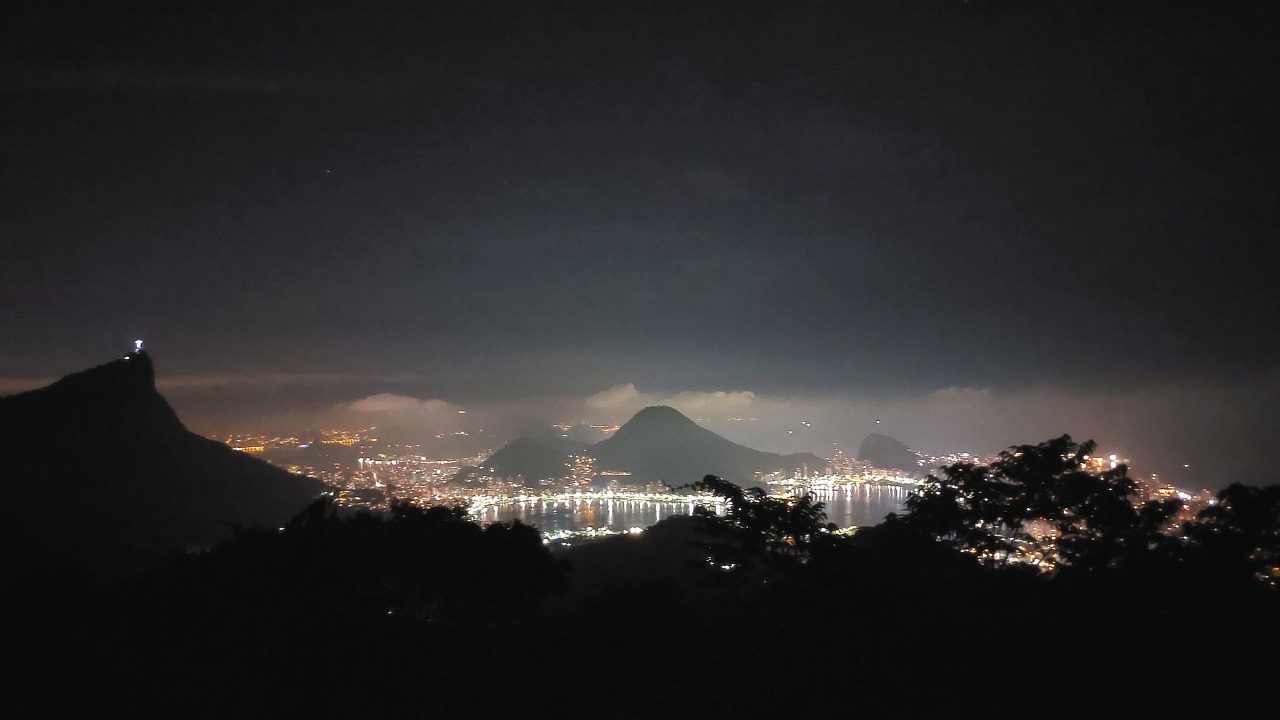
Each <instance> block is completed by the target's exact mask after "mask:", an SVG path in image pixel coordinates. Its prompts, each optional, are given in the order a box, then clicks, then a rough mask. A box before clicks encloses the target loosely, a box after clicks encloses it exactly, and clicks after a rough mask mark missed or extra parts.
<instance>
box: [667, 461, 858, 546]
mask: <svg viewBox="0 0 1280 720" xmlns="http://www.w3.org/2000/svg"><path fill="white" fill-rule="evenodd" d="M683 487H684V488H689V489H692V490H695V491H697V492H706V493H710V494H712V495H715V496H717V497H721V498H724V501H725V513H724V515H723V516H720V515H717V514H716V512H715V511H714V510H713V509H711V508H709V507H707V506H705V505H699V506H698V507H697V508H695V510H694V517H695V518H697V519H698V520H699V521H700V523H701V524H702V526H703V528H704V529H705V530H706V531H707V532H708V534H710V535H712V536H715V537H718V538H720V539H721V540H722V542H721V544H720V545H719V546H717V547H716V548H715V554H716V557H715V558H714V561H715V562H716V563H718V564H720V565H721V566H723V567H738V566H741V567H745V568H750V567H755V566H757V565H765V566H769V565H778V564H780V563H787V564H791V563H795V562H802V561H804V560H806V559H807V558H808V556H809V554H810V552H811V551H812V550H813V548H814V547H815V545H816V544H819V543H822V542H824V541H827V542H829V541H831V539H832V538H833V536H832V535H831V531H832V530H835V529H836V528H835V525H833V524H831V523H828V522H826V519H827V516H826V512H825V509H824V505H823V503H821V502H818V501H816V500H815V499H814V498H813V496H812V495H802V496H800V497H798V498H788V499H780V498H773V497H769V495H768V494H767V493H766V492H765V491H764V490H763V489H761V488H743V487H741V486H739V485H737V484H735V483H732V482H730V481H728V480H725V479H724V478H721V477H717V476H715V475H706V476H704V477H703V478H702V480H700V481H698V482H695V483H690V484H688V485H685V486H683Z"/></svg>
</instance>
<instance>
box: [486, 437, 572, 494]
mask: <svg viewBox="0 0 1280 720" xmlns="http://www.w3.org/2000/svg"><path fill="white" fill-rule="evenodd" d="M568 461H569V456H568V455H567V454H566V453H565V452H563V451H561V450H558V449H556V448H553V447H551V446H549V445H546V444H544V443H541V442H538V441H537V440H534V439H533V438H527V437H522V438H516V439H515V440H512V441H511V442H509V443H507V444H506V445H504V446H503V447H502V449H501V450H499V451H497V452H496V453H494V454H493V455H491V456H490V457H489V459H488V460H486V461H485V463H484V466H483V471H484V473H485V474H486V475H492V476H495V477H520V478H522V479H523V480H524V482H525V483H526V484H529V483H533V482H535V481H537V480H544V479H547V478H559V477H563V476H564V474H565V471H566V466H565V463H567V462H568Z"/></svg>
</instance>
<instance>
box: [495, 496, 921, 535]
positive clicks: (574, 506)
mask: <svg viewBox="0 0 1280 720" xmlns="http://www.w3.org/2000/svg"><path fill="white" fill-rule="evenodd" d="M910 492H911V491H910V490H909V489H908V488H904V487H900V486H897V485H857V486H852V487H849V486H845V487H840V488H837V489H835V490H815V491H814V494H815V495H816V497H817V499H818V500H820V501H822V502H823V503H825V504H826V512H827V521H828V522H833V523H835V524H836V525H838V526H839V527H848V526H850V525H859V526H866V525H875V524H877V523H879V522H880V521H881V520H884V516H885V515H887V514H889V513H891V512H897V513H901V512H902V509H903V503H904V502H905V501H906V499H907V495H908V494H909V493H910ZM693 508H694V505H692V504H690V503H688V502H677V503H667V502H653V501H649V500H604V499H585V498H584V499H580V500H560V501H558V502H557V501H545V502H544V501H534V502H524V503H519V502H517V503H513V504H511V505H507V506H504V507H490V508H487V509H485V510H483V511H481V512H480V513H479V514H478V515H477V516H476V519H477V520H478V521H479V522H480V523H481V524H484V523H490V522H509V521H511V520H519V521H520V522H522V523H525V524H526V525H532V526H534V527H536V528H537V529H538V530H540V531H541V532H544V533H550V532H555V531H557V530H583V529H585V528H588V527H590V528H596V529H601V528H609V529H611V530H627V529H629V528H632V527H649V526H650V525H654V524H656V523H657V522H658V521H660V520H662V519H664V518H667V517H670V516H671V515H688V514H689V513H691V512H693Z"/></svg>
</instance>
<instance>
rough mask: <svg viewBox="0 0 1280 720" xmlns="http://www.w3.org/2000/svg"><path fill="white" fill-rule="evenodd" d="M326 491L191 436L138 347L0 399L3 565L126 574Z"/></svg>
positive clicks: (287, 512) (284, 515) (283, 514)
mask: <svg viewBox="0 0 1280 720" xmlns="http://www.w3.org/2000/svg"><path fill="white" fill-rule="evenodd" d="M323 489H324V486H323V485H322V484H321V483H320V482H319V481H318V480H314V479H311V478H305V477H301V476H297V475H293V474H291V473H288V472H286V471H284V470H281V469H279V468H276V467H274V466H272V465H269V464H267V463H265V462H262V461H260V460H258V459H256V458H253V457H250V456H248V455H245V454H244V453H241V452H237V451H235V450H232V449H231V448H228V447H227V446H226V445H223V444H222V443H219V442H216V441H214V440H209V439H207V438H204V437H201V436H199V435H196V434H194V433H192V432H190V431H188V430H187V428H186V427H185V426H184V425H183V424H182V422H181V421H180V420H179V419H178V416H177V414H176V413H175V412H174V411H173V408H172V407H170V406H169V403H168V402H167V401H166V400H165V399H164V397H163V396H162V395H161V394H160V393H159V392H158V391H157V390H156V387H155V371H154V368H153V366H152V362H151V358H150V356H149V355H147V353H145V352H135V353H130V354H129V355H126V356H125V357H123V358H121V359H119V360H115V361H112V362H109V363H106V364H104V365H100V366H98V367H95V368H92V369H89V370H85V371H83V372H79V373H75V374H73V375H68V376H67V377H64V378H62V379H61V380H58V381H57V382H55V383H53V384H51V385H49V386H47V387H43V388H39V389H36V390H31V391H28V392H24V393H20V394H18V395H12V396H8V397H0V490H2V491H3V492H4V494H5V502H4V503H3V504H0V538H2V539H3V542H4V546H5V548H6V552H5V553H4V554H3V555H0V569H10V568H17V567H22V566H28V565H35V564H39V563H45V562H50V561H57V562H61V563H70V564H72V565H74V566H78V567H80V568H83V569H85V570H88V571H91V572H93V573H94V574H98V575H103V576H112V575H118V574H121V573H131V572H135V571H139V570H143V569H146V568H147V567H149V566H151V565H153V564H154V563H156V562H158V561H160V560H162V559H164V558H165V557H167V556H170V555H173V554H176V553H180V552H182V551H184V550H190V549H195V548H202V547H208V546H210V545H212V544H213V543H216V542H217V541H219V540H222V539H225V538H227V537H230V535H231V534H232V530H233V528H236V527H276V526H280V525H283V524H285V522H287V521H288V520H289V518H290V517H292V516H293V515H294V514H295V513H297V512H298V511H300V510H301V509H303V508H304V507H305V506H307V505H308V504H309V503H310V502H311V501H312V500H314V499H315V498H316V497H317V496H319V494H320V493H321V492H322V491H323Z"/></svg>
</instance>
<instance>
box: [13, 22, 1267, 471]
mask: <svg viewBox="0 0 1280 720" xmlns="http://www.w3.org/2000/svg"><path fill="white" fill-rule="evenodd" d="M1119 5H1123V6H1124V7H1117V6H1119ZM304 7H305V9H302V8H304ZM3 11H4V15H5V20H4V22H3V23H0V238H2V239H0V243H2V245H0V343H2V347H3V351H2V352H0V392H12V391H16V390H18V389H22V388H25V387H30V386H32V385H33V384H38V381H40V380H42V379H46V378H52V377H56V376H58V375H61V374H65V373H67V372H72V371H75V370H78V369H81V368H84V367H88V366H91V365H95V364H98V363H101V362H105V361H107V360H109V359H111V358H113V357H116V356H118V355H120V354H122V353H123V352H124V351H126V350H127V349H128V348H129V347H130V345H131V341H132V340H133V339H134V338H144V339H145V340H146V342H147V348H148V350H149V351H151V353H152V355H153V357H154V358H155V362H156V366H157V370H158V372H159V374H160V381H161V390H162V392H164V393H165V394H166V396H168V397H169V398H170V399H171V401H172V402H173V403H174V405H175V406H176V407H177V408H178V410H179V412H180V414H181V415H182V417H183V418H184V420H186V421H187V423H188V424H189V425H190V426H192V427H193V429H197V430H207V431H209V432H213V431H215V430H216V431H226V430H228V429H232V428H241V429H243V430H246V431H247V430H257V429H267V428H266V427H265V426H267V425H270V424H272V423H274V424H277V425H279V424H286V423H287V422H294V423H302V422H312V421H315V419H316V417H319V415H318V414H320V413H328V415H326V416H325V419H326V420H332V419H334V418H335V417H336V416H335V415H334V413H342V412H346V413H347V414H348V415H352V414H358V413H359V412H360V411H361V410H362V409H367V408H368V407H369V406H378V405H379V403H381V406H380V407H378V408H375V410H378V411H385V412H392V411H396V412H400V411H404V412H405V413H408V414H407V415H405V416H404V417H407V418H408V420H406V422H414V421H415V420H414V418H418V419H419V420H421V422H422V423H423V426H424V427H426V426H431V427H432V428H436V427H440V428H446V425H447V423H446V422H445V420H446V419H447V420H448V422H454V423H456V422H457V421H458V419H457V413H456V409H457V408H464V407H467V408H479V410H477V411H476V412H478V413H480V415H481V416H485V417H488V418H491V419H493V422H495V423H497V422H499V421H498V420H497V418H498V417H499V416H502V415H504V413H505V415H508V416H510V417H517V416H518V417H519V418H521V420H520V422H524V421H533V420H553V419H554V420H567V421H576V420H590V421H617V420H619V419H625V415H626V414H627V413H629V412H632V411H634V410H635V409H638V407H640V406H643V404H645V403H650V402H667V401H671V402H674V403H675V404H676V405H677V406H678V407H681V408H682V409H685V410H686V411H687V412H688V413H689V414H690V415H691V416H694V417H698V418H699V419H701V420H703V421H704V422H705V424H707V426H708V427H711V428H712V429H715V430H717V431H720V432H723V433H724V434H726V435H728V436H729V437H731V438H734V439H738V440H741V441H743V442H751V443H753V444H754V445H756V446H757V447H761V448H762V449H768V450H780V451H789V450H812V451H815V452H820V453H824V454H825V453H826V452H828V451H829V450H830V448H831V447H832V443H840V445H841V446H842V447H846V448H847V447H848V446H850V445H853V446H854V447H856V442H857V441H858V440H860V439H861V437H862V436H863V435H865V434H866V433H867V432H868V431H871V430H873V429H874V430H880V431H881V432H886V433H887V434H891V435H893V436H895V437H898V438H899V439H902V440H904V441H906V442H908V444H911V445H912V446H913V447H919V448H922V449H925V450H928V451H933V452H941V451H946V450H970V451H978V452H988V451H992V450H998V449H1000V448H1002V447H1006V446H1008V445H1012V444H1015V443H1022V442H1036V441H1039V440H1043V439H1046V438H1047V437H1050V436H1053V435H1057V434H1061V433H1063V432H1070V433H1071V434H1072V435H1073V436H1074V437H1077V438H1078V439H1084V438H1088V437H1093V438H1095V439H1097V440H1098V441H1099V442H1100V443H1101V444H1102V446H1103V447H1104V448H1108V447H1110V448H1113V449H1115V450H1119V451H1120V452H1122V453H1124V454H1126V455H1128V456H1131V457H1133V458H1134V460H1135V470H1139V471H1143V474H1147V473H1150V472H1160V473H1161V475H1162V477H1165V478H1167V479H1171V480H1173V481H1175V482H1179V483H1182V484H1184V485H1186V486H1190V487H1194V488H1198V487H1218V486H1221V485H1224V484H1225V483H1226V482H1229V481H1231V480H1242V481H1247V482H1250V483H1253V484H1265V483H1268V482H1273V481H1275V477H1274V472H1273V468H1274V462H1273V461H1272V458H1271V456H1270V453H1271V452H1273V444H1274V438H1275V436H1276V434H1277V433H1280V410H1277V407H1280V341H1278V340H1277V331H1276V324H1277V323H1276V320H1277V318H1280V291H1277V282H1278V281H1280V272H1278V271H1277V267H1278V263H1280V251H1278V250H1277V249H1276V247H1275V242H1276V240H1277V238H1278V237H1280V234H1278V233H1277V230H1278V229H1280V228H1278V226H1280V212H1278V211H1277V207H1278V205H1277V201H1278V200H1280V197H1278V195H1280V192H1278V190H1280V183H1278V182H1277V170H1276V168H1277V167H1278V164H1277V161H1278V160H1280V153H1278V152H1277V139H1276V137H1277V136H1276V128H1277V127H1280V92H1278V91H1277V87H1276V79H1275V78H1276V68H1277V67H1280V63H1277V60H1280V57H1278V56H1280V53H1278V52H1277V50H1276V49H1275V46H1276V45H1277V44H1278V43H1276V38H1278V37H1280V7H1278V6H1277V4H1276V3H1274V2H1231V3H1213V2H1167V3H1155V2H1135V3H1115V2H1027V1H1015V0H1010V1H1008V2H997V1H987V2H976V1H975V2H963V1H961V0H945V1H944V0H937V1H932V2H923V1H921V2H912V1H909V0H894V1H892V2H889V1H885V2H851V1H846V2H829V3H828V2H804V3H801V2H788V3H754V2H722V3H711V2H672V3H662V2H645V3H601V2H584V3H553V2H522V3H507V2H497V3H474V2H473V3H449V2H411V3H354V2H313V3H282V2H270V1H267V2H202V3H182V2H159V1H154V2H110V3H74V2H56V1H54V2H50V1H49V0H31V1H29V2H22V1H18V2H14V1H12V0H11V1H9V2H5V3H4V4H3ZM504 409H505V410H504ZM486 414H487V415H486ZM375 416H378V412H376V411H375V412H370V414H369V417H375ZM731 416H732V417H738V416H742V417H745V416H755V417H757V418H758V419H757V421H755V422H746V421H734V422H729V421H728V418H729V417H731ZM801 419H807V420H808V421H810V422H811V423H812V425H813V426H814V427H809V426H801V425H799V424H798V422H799V420H801ZM815 419H816V420H817V421H816V422H815ZM876 419H879V420H882V423H881V424H876V423H875V422H874V420H876ZM511 422H515V421H514V420H513V421H511ZM442 423H443V424H442ZM494 427H495V428H496V427H498V425H494ZM801 427H803V428H804V430H803V431H801V430H800V428H801ZM446 429H447V428H446ZM788 429H790V430H792V432H790V433H788V432H787V430H788ZM496 432H497V431H496V430H491V433H496ZM494 437H496V435H494ZM1184 465H1189V466H1190V468H1187V467H1184Z"/></svg>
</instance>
